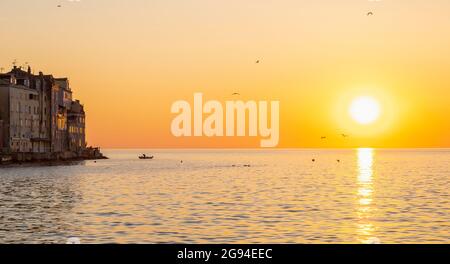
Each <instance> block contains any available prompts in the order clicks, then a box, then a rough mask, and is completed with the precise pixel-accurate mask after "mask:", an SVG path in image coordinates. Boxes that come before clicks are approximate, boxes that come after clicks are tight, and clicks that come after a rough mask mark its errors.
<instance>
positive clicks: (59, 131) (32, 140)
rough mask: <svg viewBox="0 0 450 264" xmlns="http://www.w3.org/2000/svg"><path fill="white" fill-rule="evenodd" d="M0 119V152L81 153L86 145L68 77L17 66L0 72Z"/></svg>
mask: <svg viewBox="0 0 450 264" xmlns="http://www.w3.org/2000/svg"><path fill="white" fill-rule="evenodd" d="M0 120H2V125H1V126H0V129H1V132H0V135H1V142H2V143H1V145H0V146H1V148H0V149H1V151H2V153H65V152H77V153H81V152H82V151H83V150H84V149H85V147H86V143H85V126H84V120H85V112H84V109H83V106H82V105H81V104H80V102H79V101H73V100H72V90H71V88H70V86H69V81H68V79H67V78H54V77H53V76H52V75H44V74H43V73H41V72H40V73H39V74H38V75H34V74H32V73H31V69H30V68H28V71H23V70H22V69H21V68H17V67H14V68H13V69H12V70H11V71H10V72H8V73H6V74H0ZM81 122H82V123H81ZM75 131H76V133H75ZM74 144H75V145H74ZM75 146H76V147H75Z"/></svg>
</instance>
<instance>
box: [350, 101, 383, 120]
mask: <svg viewBox="0 0 450 264" xmlns="http://www.w3.org/2000/svg"><path fill="white" fill-rule="evenodd" d="M349 113H350V115H351V117H352V118H353V120H355V121H356V122H358V123H359V124H362V125H367V124H371V123H373V122H375V121H376V120H377V119H378V118H379V116H380V105H379V103H378V102H377V101H376V100H375V99H374V98H372V97H368V96H363V97H358V98H356V99H355V100H354V101H353V102H352V104H351V105H350V109H349Z"/></svg>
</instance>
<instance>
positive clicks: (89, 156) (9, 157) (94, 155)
mask: <svg viewBox="0 0 450 264" xmlns="http://www.w3.org/2000/svg"><path fill="white" fill-rule="evenodd" d="M102 159H108V157H106V156H104V155H103V154H102V153H101V151H100V149H99V148H87V149H85V150H84V151H82V152H69V151H67V152H61V153H11V154H0V167H11V166H13V167H14V166H23V165H32V166H35V165H43V166H52V165H67V164H69V165H70V164H73V163H79V162H82V161H86V160H102Z"/></svg>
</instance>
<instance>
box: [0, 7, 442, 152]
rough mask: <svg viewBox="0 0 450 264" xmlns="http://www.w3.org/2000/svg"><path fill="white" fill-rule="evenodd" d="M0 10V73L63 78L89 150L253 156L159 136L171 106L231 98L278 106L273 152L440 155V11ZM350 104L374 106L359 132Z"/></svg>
mask: <svg viewBox="0 0 450 264" xmlns="http://www.w3.org/2000/svg"><path fill="white" fill-rule="evenodd" d="M58 4H62V5H63V6H62V7H61V8H57V7H56V6H57V5H58ZM0 10H1V13H2V16H1V17H0V36H1V37H0V38H1V43H2V44H1V49H0V66H1V67H4V68H9V67H11V62H12V61H13V60H14V59H17V60H18V61H19V64H21V63H24V62H30V64H31V65H32V67H33V68H34V70H35V71H36V72H37V71H40V70H42V71H44V72H45V73H53V74H54V75H55V76H67V77H69V78H70V81H71V85H72V88H73V89H74V91H75V97H76V98H78V99H80V100H81V101H82V102H83V103H84V104H85V107H86V110H87V114H88V117H87V122H88V124H87V125H88V128H87V132H88V141H89V142H88V143H89V144H92V145H99V146H101V147H127V148H146V147H150V148H151V147H155V148H156V147H258V146H259V141H260V139H259V138H250V139H248V138H175V137H173V136H172V134H171V132H170V123H171V121H172V119H173V118H174V115H172V114H171V113H170V107H171V104H172V103H173V102H174V101H176V100H180V99H183V100H189V101H192V100H193V99H192V98H193V93H194V92H202V93H204V96H205V99H206V100H208V99H215V100H219V101H222V102H224V101H225V100H229V99H235V98H234V97H232V96H231V94H232V93H233V92H235V91H238V92H240V93H241V94H242V96H241V97H240V98H241V99H243V100H269V101H271V100H279V101H280V111H281V113H280V144H279V147H324V148H326V147H366V146H367V147H450V137H449V135H450V114H449V113H450V99H449V95H450V89H449V88H450V72H449V71H450V70H449V69H450V49H449V47H450V16H449V15H448V10H450V1H448V0H433V1H429V0H395V1H394V0H383V1H380V2H370V1H368V0H342V1H336V0H309V1H306V0H303V1H301V0H291V1H285V0H280V1H264V0H246V1H238V0H227V1H206V0H203V1H202V0H196V1H194V0H178V1H171V0H152V1H149V0H127V1H125V0H81V1H80V2H76V3H73V2H69V1H62V0H59V1H58V0H40V1H29V0H2V1H1V2H0ZM368 11H372V12H373V13H374V16H366V13H367V12H368ZM257 59H259V60H261V63H260V64H255V61H256V60H257ZM360 95H369V96H372V97H374V98H376V99H377V100H379V103H380V105H381V111H382V114H381V117H380V119H379V120H378V121H377V122H376V123H374V124H372V125H368V126H362V125H358V124H356V123H354V122H352V120H349V117H348V113H347V109H348V106H349V104H350V102H351V100H352V99H353V98H355V97H357V96H360ZM341 133H346V134H349V135H350V137H349V138H347V139H344V138H342V137H341V136H340V134H341ZM321 136H327V137H328V139H327V140H321V139H320V137H321Z"/></svg>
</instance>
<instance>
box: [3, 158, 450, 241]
mask: <svg viewBox="0 0 450 264" xmlns="http://www.w3.org/2000/svg"><path fill="white" fill-rule="evenodd" d="M141 153H147V154H151V155H155V160H139V159H137V156H138V155H139V154H141ZM105 154H106V155H107V156H109V157H110V158H111V159H110V160H102V161H98V162H96V163H94V162H93V161H87V162H84V163H80V164H77V165H72V166H54V167H23V168H17V167H16V168H0V243H66V241H67V239H68V238H69V237H78V238H80V239H81V242H82V243H192V242H193V243H253V242H255V243H378V242H381V243H450V150H376V149H357V150H152V151H151V150H145V151H144V150H136V151H134V150H106V151H105ZM313 158H314V159H316V161H315V162H312V159H313ZM181 160H183V163H181V162H180V161H181ZM337 160H340V162H338V161H337ZM247 164H249V165H251V167H244V165H247Z"/></svg>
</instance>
